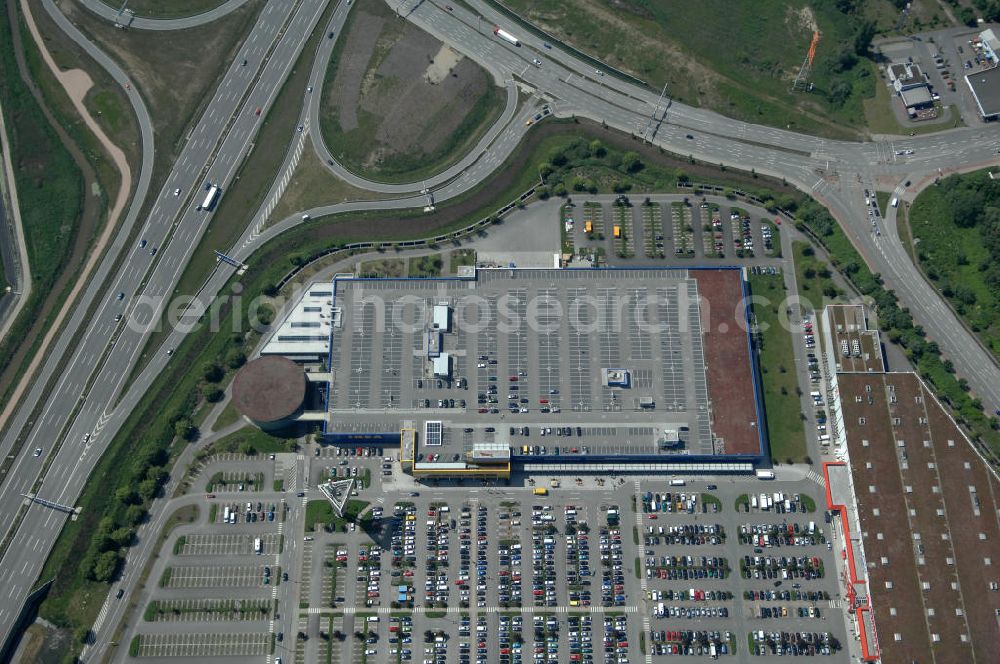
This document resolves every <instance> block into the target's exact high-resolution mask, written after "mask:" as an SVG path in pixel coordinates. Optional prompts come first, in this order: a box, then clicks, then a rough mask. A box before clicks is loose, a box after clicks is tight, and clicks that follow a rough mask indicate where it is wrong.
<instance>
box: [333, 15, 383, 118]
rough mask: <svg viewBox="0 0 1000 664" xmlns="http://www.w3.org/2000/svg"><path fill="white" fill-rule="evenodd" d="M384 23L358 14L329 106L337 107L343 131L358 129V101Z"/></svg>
mask: <svg viewBox="0 0 1000 664" xmlns="http://www.w3.org/2000/svg"><path fill="white" fill-rule="evenodd" d="M384 22H385V21H384V19H382V18H381V17H378V16H372V15H371V14H366V13H365V12H358V15H357V16H356V17H355V19H354V23H353V25H352V27H351V31H350V32H349V33H348V35H347V44H346V46H345V48H344V51H345V53H344V55H343V56H342V57H341V58H340V66H339V67H338V68H337V84H336V85H334V86H330V92H331V93H332V94H331V95H330V101H329V103H331V104H333V105H334V106H336V107H337V110H338V111H339V113H338V121H339V122H340V128H341V129H342V130H343V131H353V130H355V129H357V128H358V100H359V99H360V98H361V84H362V81H363V80H364V78H365V72H366V71H367V69H368V61H369V60H371V57H372V54H374V53H375V40H376V39H377V38H378V35H379V33H380V32H381V31H382V24H383V23H384Z"/></svg>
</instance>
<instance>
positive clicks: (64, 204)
mask: <svg viewBox="0 0 1000 664" xmlns="http://www.w3.org/2000/svg"><path fill="white" fill-rule="evenodd" d="M11 28H12V26H11V24H10V21H9V15H8V13H7V12H6V11H3V12H0V98H2V99H3V106H4V114H5V120H6V125H7V134H8V139H9V140H10V149H11V158H12V161H13V163H14V164H16V168H15V174H14V177H15V184H16V186H17V191H18V198H19V202H20V208H21V220H22V223H23V227H24V236H25V243H26V245H27V252H28V262H29V264H30V265H31V277H32V282H33V287H32V294H31V296H30V297H29V298H28V299H27V301H26V303H25V305H24V309H23V310H22V313H21V315H20V316H19V317H18V319H17V320H16V321H15V322H14V325H13V327H12V328H11V332H10V334H9V335H8V336H7V338H6V340H5V341H4V343H3V344H2V345H0V368H2V367H5V366H6V365H7V364H8V363H9V362H10V361H11V360H12V359H13V356H14V353H15V352H16V351H17V348H18V346H19V344H20V343H21V342H22V341H23V340H24V339H25V337H26V335H27V332H28V329H29V328H30V327H31V326H32V324H33V323H35V319H37V317H38V315H39V313H40V311H41V309H42V306H43V304H44V302H45V300H46V298H47V297H48V296H49V295H50V294H51V292H52V289H53V287H54V285H55V284H56V281H57V279H58V278H59V275H60V273H61V271H62V269H63V267H64V266H65V265H66V263H67V260H68V258H69V256H70V253H71V251H72V246H73V242H74V241H75V240H76V237H77V232H78V230H79V223H80V216H81V213H82V210H83V205H82V200H81V199H82V197H83V195H84V191H83V186H84V180H83V174H82V172H81V171H80V169H79V167H78V166H77V165H76V163H75V162H74V160H73V157H72V155H71V154H70V152H69V150H68V149H67V148H66V147H65V146H64V145H63V144H62V142H61V141H60V139H59V136H58V135H57V133H56V131H55V130H54V129H53V128H52V126H51V125H49V123H48V122H47V120H46V118H45V116H44V114H43V112H42V109H41V107H40V106H39V105H38V103H37V101H36V100H35V98H34V97H33V96H32V94H31V92H30V90H29V89H28V87H27V85H26V84H25V83H24V81H23V80H22V78H21V76H20V73H19V69H18V66H17V61H16V59H15V54H14V45H13V36H12V33H11ZM22 40H23V35H22ZM22 43H24V42H23V41H22ZM27 59H28V61H29V64H30V60H31V59H30V57H29V58H27Z"/></svg>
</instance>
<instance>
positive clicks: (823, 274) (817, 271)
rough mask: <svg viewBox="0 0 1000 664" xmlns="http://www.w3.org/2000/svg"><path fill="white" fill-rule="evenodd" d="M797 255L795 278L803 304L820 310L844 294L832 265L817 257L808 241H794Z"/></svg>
mask: <svg viewBox="0 0 1000 664" xmlns="http://www.w3.org/2000/svg"><path fill="white" fill-rule="evenodd" d="M792 252H793V253H794V255H795V280H796V282H797V283H798V287H799V297H800V298H801V300H802V306H803V307H805V308H806V309H812V310H813V311H820V310H821V309H822V308H823V307H824V306H826V305H827V304H831V303H833V302H835V301H837V299H838V298H839V297H840V296H841V295H842V294H843V291H842V290H841V289H839V288H837V286H836V284H834V283H833V279H832V274H833V272H832V271H831V269H830V266H829V265H828V264H827V263H826V261H823V260H821V259H819V258H817V257H816V254H815V250H814V249H813V247H812V245H811V244H809V243H808V242H802V241H796V242H793V243H792Z"/></svg>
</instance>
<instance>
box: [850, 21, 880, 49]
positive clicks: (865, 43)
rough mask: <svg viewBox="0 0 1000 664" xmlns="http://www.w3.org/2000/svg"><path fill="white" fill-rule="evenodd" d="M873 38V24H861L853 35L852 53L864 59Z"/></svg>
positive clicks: (869, 22) (870, 22) (865, 22)
mask: <svg viewBox="0 0 1000 664" xmlns="http://www.w3.org/2000/svg"><path fill="white" fill-rule="evenodd" d="M873 37H875V23H874V22H872V21H864V22H862V23H861V26H860V27H859V28H858V31H857V32H856V33H854V52H855V53H857V54H858V55H860V56H861V57H866V56H867V55H868V49H870V48H871V45H872V38H873Z"/></svg>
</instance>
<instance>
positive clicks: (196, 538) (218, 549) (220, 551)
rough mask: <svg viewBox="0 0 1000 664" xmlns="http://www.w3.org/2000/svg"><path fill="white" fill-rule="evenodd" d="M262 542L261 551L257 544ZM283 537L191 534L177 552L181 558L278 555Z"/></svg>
mask: <svg viewBox="0 0 1000 664" xmlns="http://www.w3.org/2000/svg"><path fill="white" fill-rule="evenodd" d="M257 540H260V545H261V549H260V551H257V550H256V548H255V543H256V541H257ZM280 540H281V535H279V534H277V533H261V534H260V535H247V534H237V533H223V534H214V533H213V534H191V535H187V536H185V538H184V544H183V545H182V546H181V547H180V550H179V551H178V552H177V554H178V555H181V556H246V555H254V554H257V553H261V554H272V553H278V548H279V544H280Z"/></svg>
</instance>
